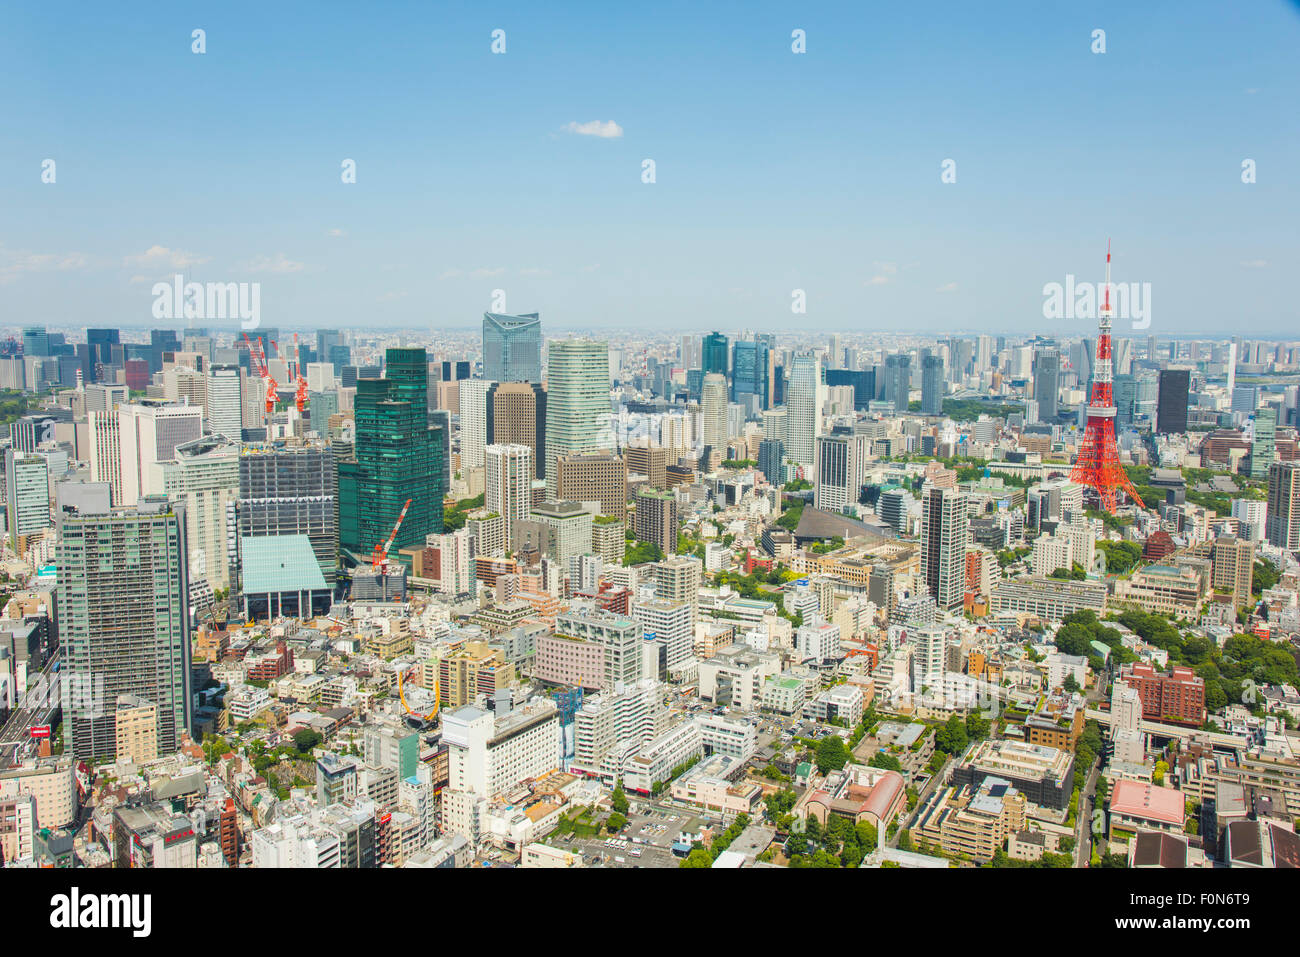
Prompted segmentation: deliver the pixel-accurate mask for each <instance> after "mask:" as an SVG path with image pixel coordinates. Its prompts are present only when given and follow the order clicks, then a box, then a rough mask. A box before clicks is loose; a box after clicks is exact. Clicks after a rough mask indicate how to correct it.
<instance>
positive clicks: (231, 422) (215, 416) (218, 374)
mask: <svg viewBox="0 0 1300 957" xmlns="http://www.w3.org/2000/svg"><path fill="white" fill-rule="evenodd" d="M206 411H207V417H208V431H209V432H212V433H213V434H214V435H224V436H225V437H226V438H228V439H230V440H231V441H232V442H238V441H239V440H240V438H241V436H242V435H243V423H244V405H243V382H242V373H241V371H240V368H239V366H237V365H214V366H212V367H211V368H210V369H209V370H208V400H207V406H206Z"/></svg>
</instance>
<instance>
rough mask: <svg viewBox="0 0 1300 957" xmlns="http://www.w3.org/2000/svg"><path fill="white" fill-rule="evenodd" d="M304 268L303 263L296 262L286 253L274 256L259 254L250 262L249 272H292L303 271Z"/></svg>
mask: <svg viewBox="0 0 1300 957" xmlns="http://www.w3.org/2000/svg"><path fill="white" fill-rule="evenodd" d="M304 268H305V267H304V266H303V264H302V263H300V262H294V261H293V260H292V259H289V258H288V257H286V256H285V254H284V253H276V254H275V255H274V256H258V257H257V258H256V259H254V260H253V261H252V262H250V263H249V264H248V270H249V272H274V273H292V272H302V271H303V269H304Z"/></svg>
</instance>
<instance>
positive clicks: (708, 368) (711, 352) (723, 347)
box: [700, 332, 727, 379]
mask: <svg viewBox="0 0 1300 957" xmlns="http://www.w3.org/2000/svg"><path fill="white" fill-rule="evenodd" d="M701 350H702V351H701V360H700V361H701V363H702V364H701V366H700V368H701V369H702V371H703V372H704V374H705V375H706V376H707V375H709V374H710V373H716V374H717V375H720V376H722V377H723V378H724V379H725V378H726V377H727V337H726V336H724V335H723V334H722V333H720V332H710V333H709V334H708V335H707V336H705V337H704V342H703V345H702V346H701Z"/></svg>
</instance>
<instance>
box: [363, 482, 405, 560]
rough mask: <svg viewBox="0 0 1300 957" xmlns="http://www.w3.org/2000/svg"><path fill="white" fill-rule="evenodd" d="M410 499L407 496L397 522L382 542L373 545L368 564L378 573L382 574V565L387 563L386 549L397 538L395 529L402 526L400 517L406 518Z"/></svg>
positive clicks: (391, 545)
mask: <svg viewBox="0 0 1300 957" xmlns="http://www.w3.org/2000/svg"><path fill="white" fill-rule="evenodd" d="M411 501H412V500H411V499H409V498H408V499H407V500H406V504H405V505H403V506H402V512H401V514H400V515H398V516H397V524H396V525H394V526H393V530H392V531H391V532H389V533H388V538H387V539H385V540H384V542H383V544H381V545H376V546H375V553H374V555H372V556H371V558H370V566H371V568H373V569H374V570H375V572H376V573H378V574H383V571H384V567H385V566H386V565H387V564H388V550H389V549H390V548H392V547H393V540H394V539H395V538H397V530H398V529H399V528H401V527H402V519H404V518H406V510H407V509H408V508H410V507H411Z"/></svg>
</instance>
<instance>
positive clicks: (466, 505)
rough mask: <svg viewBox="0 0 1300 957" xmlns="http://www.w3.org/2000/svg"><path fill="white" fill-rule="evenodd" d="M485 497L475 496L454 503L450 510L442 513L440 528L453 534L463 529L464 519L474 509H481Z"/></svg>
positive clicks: (481, 495) (482, 495)
mask: <svg viewBox="0 0 1300 957" xmlns="http://www.w3.org/2000/svg"><path fill="white" fill-rule="evenodd" d="M485 498H486V495H484V494H480V495H475V496H474V497H473V498H463V499H461V500H460V501H459V502H456V503H455V504H454V505H452V506H451V507H450V508H448V509H446V510H445V511H444V512H443V513H442V526H443V530H444V531H448V532H454V531H457V530H458V529H462V528H464V527H465V518H466V516H468V515H469V513H470V512H472V511H474V509H476V508H482V507H483V502H484V500H485Z"/></svg>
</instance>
